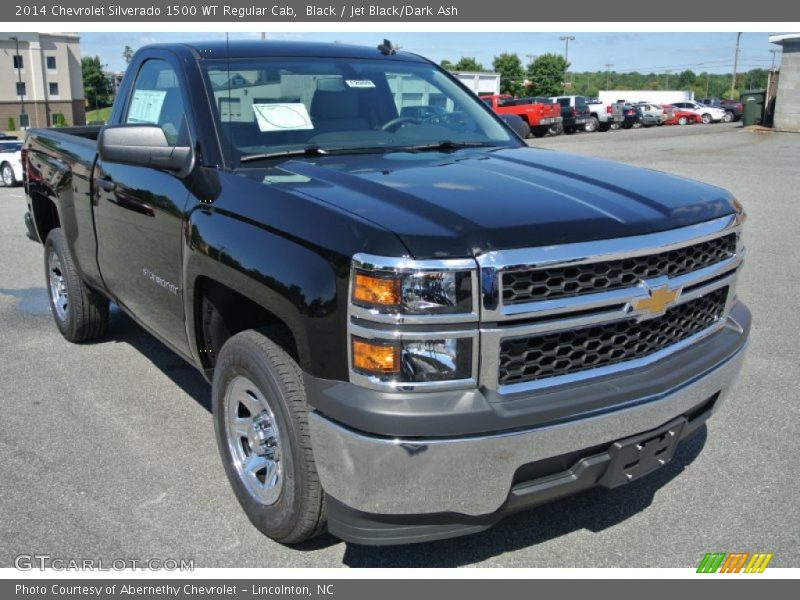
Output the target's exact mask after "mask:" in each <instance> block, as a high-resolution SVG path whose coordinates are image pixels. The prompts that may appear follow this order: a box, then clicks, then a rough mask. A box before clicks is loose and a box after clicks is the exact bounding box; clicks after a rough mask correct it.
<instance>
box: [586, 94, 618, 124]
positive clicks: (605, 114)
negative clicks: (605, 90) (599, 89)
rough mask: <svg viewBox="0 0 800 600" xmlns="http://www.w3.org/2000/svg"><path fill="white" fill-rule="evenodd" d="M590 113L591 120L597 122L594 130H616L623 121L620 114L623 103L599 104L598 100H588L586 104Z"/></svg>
mask: <svg viewBox="0 0 800 600" xmlns="http://www.w3.org/2000/svg"><path fill="white" fill-rule="evenodd" d="M587 104H588V105H589V110H590V111H591V118H593V119H595V120H596V121H597V126H596V128H597V129H599V130H600V131H608V130H609V129H612V128H614V129H618V128H619V125H620V123H622V121H623V120H624V119H625V117H624V115H623V114H622V106H623V104H624V102H601V101H600V100H589V102H588V103H587Z"/></svg>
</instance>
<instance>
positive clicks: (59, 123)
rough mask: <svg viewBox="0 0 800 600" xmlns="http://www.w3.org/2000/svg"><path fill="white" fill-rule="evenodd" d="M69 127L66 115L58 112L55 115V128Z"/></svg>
mask: <svg viewBox="0 0 800 600" xmlns="http://www.w3.org/2000/svg"><path fill="white" fill-rule="evenodd" d="M66 126H67V118H66V117H65V116H64V113H62V112H57V113H55V114H54V115H53V127H66Z"/></svg>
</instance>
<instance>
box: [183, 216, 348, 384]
mask: <svg viewBox="0 0 800 600" xmlns="http://www.w3.org/2000/svg"><path fill="white" fill-rule="evenodd" d="M342 265H344V266H345V268H347V269H349V258H346V257H344V256H336V255H333V254H331V255H329V256H325V257H323V256H322V255H320V254H319V253H318V252H317V251H315V250H312V249H311V248H309V247H306V246H303V245H301V244H299V243H297V242H295V241H292V240H291V239H289V238H288V237H286V236H283V235H280V234H278V233H277V232H275V231H273V230H270V229H269V228H268V227H266V226H264V225H261V224H259V223H256V222H253V221H249V220H247V219H246V218H243V217H240V216H237V215H233V214H230V213H227V212H226V211H220V210H213V209H212V208H211V207H207V206H204V207H201V208H199V209H197V210H194V211H192V212H191V213H190V215H189V219H188V221H187V223H186V246H185V251H184V269H183V273H184V281H183V285H184V290H185V294H184V303H185V304H184V307H185V315H186V334H187V339H188V340H189V346H190V352H191V353H192V356H193V358H194V359H195V361H196V363H197V365H198V366H200V365H201V364H202V362H201V359H200V356H199V345H198V340H197V330H198V328H197V314H196V310H195V305H196V294H197V289H198V286H197V282H198V281H199V279H200V278H203V277H207V278H210V279H213V280H215V281H217V282H218V283H221V284H223V285H225V286H227V287H229V288H231V289H232V290H234V291H236V292H237V293H239V294H241V295H242V296H244V297H246V298H248V299H250V300H252V301H253V302H255V303H256V304H258V305H260V306H261V307H263V308H264V309H266V310H268V311H269V312H270V313H272V314H273V315H275V316H276V317H277V318H278V319H280V320H281V321H282V322H283V323H284V324H286V326H287V327H288V328H289V329H290V331H291V332H292V335H293V336H294V339H295V342H296V344H297V350H298V354H299V363H300V367H301V368H302V369H303V370H304V371H306V372H308V373H311V374H315V375H317V376H320V377H328V378H342V377H346V340H345V338H344V336H342V333H341V332H342V331H344V330H345V328H346V307H342V306H341V305H340V304H341V303H340V302H339V298H340V297H346V293H347V292H346V286H345V289H339V287H341V282H340V279H342V280H344V279H343V278H337V277H336V270H337V269H338V268H340V267H341V266H342ZM342 294H344V296H343V295H342ZM312 344H313V352H312Z"/></svg>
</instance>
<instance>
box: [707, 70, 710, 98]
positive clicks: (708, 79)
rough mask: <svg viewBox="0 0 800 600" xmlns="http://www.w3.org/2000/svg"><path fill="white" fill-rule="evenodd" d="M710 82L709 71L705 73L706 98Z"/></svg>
mask: <svg viewBox="0 0 800 600" xmlns="http://www.w3.org/2000/svg"><path fill="white" fill-rule="evenodd" d="M710 84H711V73H706V98H708V88H709V86H710Z"/></svg>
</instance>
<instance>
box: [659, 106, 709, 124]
mask: <svg viewBox="0 0 800 600" xmlns="http://www.w3.org/2000/svg"><path fill="white" fill-rule="evenodd" d="M661 107H662V108H663V109H664V110H665V111H667V115H669V114H670V113H671V114H672V117H671V118H669V119H667V120H666V121H664V125H689V124H691V123H700V122H701V120H702V117H700V115H698V114H697V113H693V112H689V111H688V110H681V109H680V108H675V107H674V106H672V105H671V104H662V105H661Z"/></svg>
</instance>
